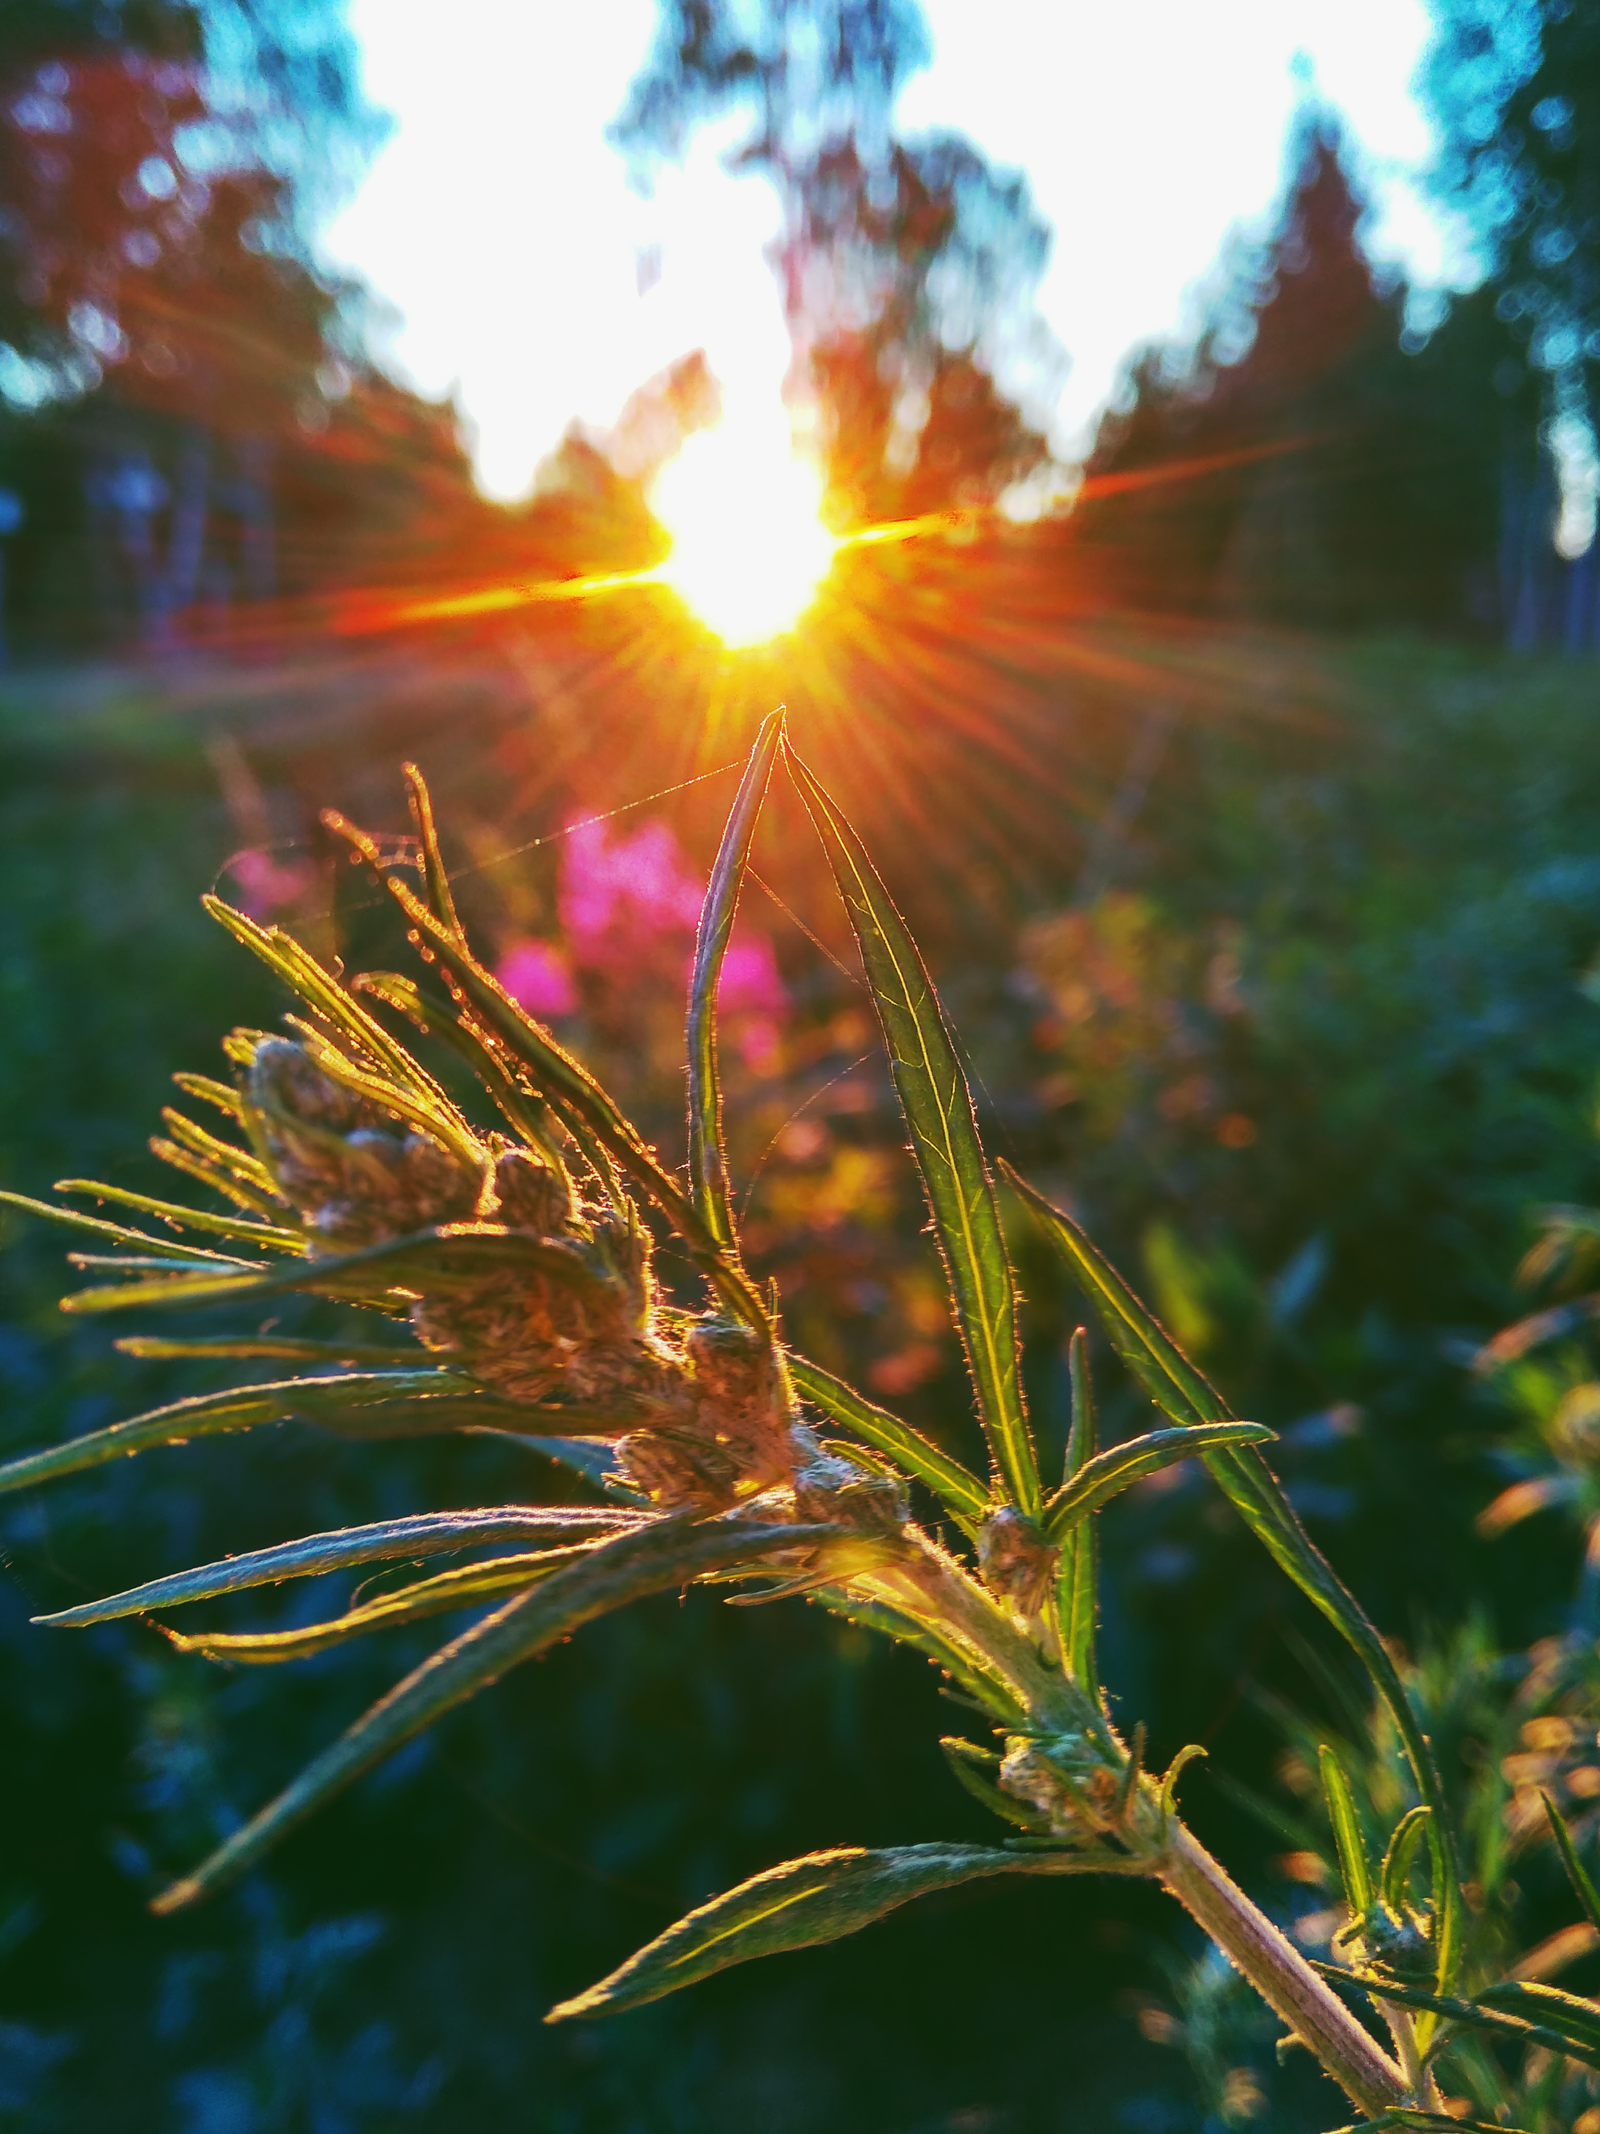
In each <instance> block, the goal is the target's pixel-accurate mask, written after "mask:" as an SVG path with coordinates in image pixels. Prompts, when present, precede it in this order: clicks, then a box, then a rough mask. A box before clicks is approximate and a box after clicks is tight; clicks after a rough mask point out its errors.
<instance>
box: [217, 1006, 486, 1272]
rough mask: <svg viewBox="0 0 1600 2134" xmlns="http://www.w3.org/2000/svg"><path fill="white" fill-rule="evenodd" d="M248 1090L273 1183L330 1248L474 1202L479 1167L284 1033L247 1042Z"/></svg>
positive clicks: (350, 1246) (351, 1246)
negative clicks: (339, 1077)
mask: <svg viewBox="0 0 1600 2134" xmlns="http://www.w3.org/2000/svg"><path fill="white" fill-rule="evenodd" d="M248 1095H249V1099H250V1102H251V1105H252V1106H253V1108H254V1110H255V1112H256V1115H257V1118H258V1119H259V1121H260V1126H261V1132H262V1138H263V1141H264V1143H265V1150H266V1156H267V1161H268V1164H269V1167H270V1168H271V1170H272V1172H273V1176H274V1179H275V1181H276V1183H277V1186H278V1189H279V1191H280V1192H281V1193H282V1194H283V1195H284V1197H285V1199H287V1200H288V1201H290V1202H291V1203H292V1204H293V1205H294V1206H295V1207H296V1208H298V1209H299V1211H300V1214H301V1216H302V1217H303V1218H304V1220H305V1222H306V1224H307V1226H308V1228H309V1229H310V1230H312V1231H313V1232H314V1233H315V1235H316V1236H317V1237H318V1239H319V1240H321V1241H322V1242H323V1243H325V1244H326V1245H327V1246H328V1247H329V1248H331V1249H332V1250H333V1251H336V1252H352V1251H357V1250H359V1249H360V1248H361V1247H362V1246H364V1245H376V1244H381V1243H382V1242H383V1241H384V1240H385V1239H387V1238H391V1237H404V1236H406V1235H407V1233H408V1232H410V1231H413V1230H424V1229H429V1228H431V1227H432V1226H433V1225H435V1224H438V1223H449V1222H460V1221H463V1220H465V1219H466V1218H467V1217H468V1216H470V1215H471V1214H472V1213H473V1211H474V1209H475V1208H476V1206H477V1203H478V1199H479V1196H480V1194H481V1191H482V1187H483V1177H482V1174H481V1172H480V1171H478V1170H477V1169H476V1168H474V1167H473V1166H472V1165H470V1164H468V1163H464V1162H463V1161H462V1160H461V1158H460V1157H459V1156H456V1155H455V1154H453V1153H452V1151H451V1150H449V1149H447V1148H445V1147H444V1145H443V1144H442V1143H441V1142H438V1141H435V1140H434V1138H433V1136H432V1135H431V1134H423V1133H418V1132H416V1131H414V1130H413V1129H411V1128H409V1127H407V1126H406V1125H405V1124H404V1123H403V1122H401V1121H400V1120H398V1119H395V1118H392V1117H390V1116H389V1115H388V1114H386V1113H384V1112H383V1111H381V1110H380V1109H379V1108H378V1107H377V1106H376V1105H374V1104H371V1103H369V1102H368V1101H367V1100H366V1098H364V1097H360V1096H357V1095H356V1094H355V1093H354V1092H353V1091H351V1090H348V1089H346V1088H345V1087H344V1086H343V1085H342V1084H341V1083H339V1082H337V1081H335V1079H334V1078H333V1076H332V1075H330V1074H327V1073H325V1072H324V1071H323V1069H322V1068H321V1067H319V1066H318V1065H317V1063H316V1061H315V1060H313V1059H312V1058H311V1056H310V1054H309V1053H307V1052H306V1050H305V1048H304V1047H303V1046H301V1045H297V1044H293V1043H291V1042H290V1041H289V1040H288V1039H287V1038H277V1037H274V1038H268V1039H267V1040H266V1042H265V1043H264V1044H261V1045H259V1046H258V1047H257V1048H256V1053H255V1057H254V1059H253V1061H252V1063H251V1068H250V1080H249V1089H248Z"/></svg>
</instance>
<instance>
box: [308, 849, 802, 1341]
mask: <svg viewBox="0 0 1600 2134" xmlns="http://www.w3.org/2000/svg"><path fill="white" fill-rule="evenodd" d="M323 821H324V822H325V823H326V824H327V826H328V828H329V829H330V830H331V831H333V832H334V833H335V835H336V836H339V837H343V838H344V839H346V840H347V842H348V843H350V844H351V845H352V846H353V847H354V848H355V850H356V851H357V852H358V853H360V855H361V857H362V858H363V859H364V860H365V861H366V862H367V864H368V865H369V866H370V867H371V868H372V870H373V872H374V873H375V874H376V876H377V878H378V880H379V881H380V882H381V883H382V885H383V886H384V888H386V889H387V890H388V892H389V894H390V895H391V896H392V897H393V898H394V900H395V902H396V903H397V904H398V905H399V906H400V909H401V910H402V911H403V912H404V913H405V915H406V917H407V919H408V920H409V921H410V922H411V925H412V926H413V927H414V928H415V929H416V930H417V932H418V933H420V934H423V935H426V936H427V938H428V941H429V943H430V945H431V946H432V947H433V948H434V949H435V950H436V952H437V953H438V955H439V958H440V964H441V968H442V969H443V970H445V971H447V972H448V974H449V977H450V980H451V983H452V985H453V986H454V987H455V988H457V989H458V990H459V992H460V995H461V997H462V999H463V1000H464V1001H465V1002H466V1003H467V1005H468V1007H469V1008H470V1009H471V1011H472V1014H473V1015H474V1016H475V1017H476V1018H477V1019H478V1020H479V1021H480V1022H481V1023H482V1025H483V1026H484V1028H485V1029H486V1030H487V1031H488V1032H489V1033H490V1035H491V1036H492V1037H493V1038H494V1039H495V1041H496V1042H497V1043H499V1044H502V1045H504V1046H505V1047H506V1048H507V1050H508V1051H509V1052H510V1053H511V1054H512V1056H513V1057H514V1058H515V1059H516V1060H518V1061H519V1062H521V1063H522V1064H523V1065H524V1066H526V1067H527V1068H528V1070H529V1072H530V1073H531V1074H532V1075H533V1076H534V1077H535V1078H536V1079H537V1081H538V1083H539V1087H540V1090H541V1092H542V1094H543V1095H544V1096H545V1097H546V1098H547V1099H548V1100H549V1102H550V1103H551V1104H552V1105H553V1106H554V1107H555V1109H556V1111H557V1112H558V1113H559V1114H560V1116H561V1118H562V1120H563V1121H564V1123H566V1124H567V1125H568V1127H569V1129H570V1130H571V1131H572V1133H573V1134H574V1136H575V1137H577V1138H579V1140H580V1146H581V1145H582V1143H583V1140H584V1139H586V1138H587V1136H588V1135H589V1134H590V1133H592V1134H593V1136H594V1138H595V1139H596V1140H597V1141H598V1142H599V1143H600V1144H601V1146H602V1148H603V1149H604V1150H605V1151H606V1152H607V1153H608V1154H609V1155H610V1156H611V1157H614V1158H615V1160H616V1162H617V1163H618V1165H619V1166H620V1167H621V1169H622V1170H623V1171H625V1172H626V1173H627V1174H628V1176H629V1177H631V1178H633V1179H634V1180H635V1182H636V1183H637V1184H639V1185H641V1186H642V1187H643V1188H644V1190H645V1192H646V1193H647V1194H648V1195H649V1196H650V1198H651V1199H652V1200H653V1201H654V1202H655V1204H656V1206H657V1207H658V1208H659V1209H660V1210H661V1212H662V1214H663V1215H665V1216H666V1217H667V1219H668V1221H669V1222H670V1223H671V1224H672V1225H673V1227H674V1228H675V1229H676V1230H677V1232H678V1234H679V1236H680V1237H681V1238H682V1239H683V1241H684V1243H685V1245H686V1246H687V1247H688V1250H689V1253H690V1256H691V1257H692V1258H693V1259H694V1260H695V1262H696V1264H697V1265H698V1266H699V1267H700V1268H701V1270H702V1271H703V1273H704V1274H705V1275H706V1277H707V1279H708V1280H709V1281H710V1282H711V1283H712V1285H713V1287H714V1288H715V1289H716V1290H717V1291H718V1293H719V1295H721V1297H722V1298H723V1300H724V1302H725V1303H727V1304H728V1305H730V1306H731V1307H732V1309H733V1310H734V1311H735V1312H736V1313H737V1314H738V1315H739V1317H741V1318H742V1319H744V1320H745V1321H746V1322H747V1323H748V1324H749V1325H750V1326H752V1327H753V1328H755V1329H756V1331H757V1332H759V1333H760V1334H762V1335H763V1336H766V1335H768V1334H769V1333H770V1329H769V1328H768V1325H767V1316H766V1312H765V1311H764V1310H763V1308H762V1304H761V1299H760V1298H759V1297H758V1296H757V1295H756V1292H755V1290H754V1289H753V1288H752V1286H751V1284H750V1281H749V1278H748V1277H747V1276H746V1275H745V1273H744V1272H743V1270H742V1269H741V1268H740V1267H739V1266H738V1265H737V1264H736V1263H735V1262H734V1261H733V1260H732V1258H731V1257H730V1256H729V1255H728V1254H727V1253H726V1252H725V1251H724V1250H723V1248H722V1247H721V1246H720V1245H719V1244H718V1242H717V1240H716V1239H715V1238H714V1237H713V1236H712V1234H711V1232H710V1231H709V1230H708V1229H707V1228H706V1226H705V1223H704V1222H703V1221H702V1220H701V1217H700V1214H699V1212H698V1210H697V1209H696V1208H695V1206H694V1203H693V1202H692V1201H691V1200H690V1199H689V1197H688V1196H687V1195H686V1194H685V1193H684V1192H683V1190H682V1188H681V1187H680V1186H678V1184H677V1183H676V1182H675V1181H674V1180H673V1179H671V1178H669V1177H668V1175H667V1173H666V1172H665V1171H664V1170H663V1169H662V1167H661V1165H660V1163H659V1162H658V1161H657V1159H656V1155H655V1152H654V1150H652V1149H650V1148H647V1147H646V1146H645V1143H644V1142H643V1141H642V1140H641V1139H640V1137H639V1135H638V1133H637V1131H636V1130H635V1128H634V1127H633V1126H632V1124H631V1123H630V1122H629V1121H628V1120H627V1119H626V1118H624V1117H623V1115H622V1113H621V1112H620V1111H619V1110H618V1109H617V1107H616V1105H615V1104H614V1103H613V1102H612V1100H611V1098H610V1097H609V1096H607V1094H606V1093H605V1091H604V1090H603V1089H602V1088H601V1087H600V1085H599V1083H598V1082H596V1081H595V1079H594V1077H593V1076H592V1075H591V1074H590V1073H589V1072H588V1070H587V1068H585V1067H583V1066H581V1065H580V1064H579V1062H578V1061H577V1060H575V1059H574V1058H573V1057H572V1055H571V1054H570V1053H569V1052H567V1051H565V1050H564V1049H563V1047H562V1046H560V1045H558V1044H557V1043H556V1041H555V1039H554V1038H553V1037H552V1036H551V1035H550V1033H549V1031H548V1030H545V1029H544V1028H543V1027H542V1026H541V1025H540V1024H539V1023H537V1022H536V1021H535V1020H534V1019H533V1017H532V1016H530V1015H529V1014H527V1013H526V1011H525V1010H524V1009H523V1008H521V1007H520V1006H519V1005H518V1003H517V1002H516V1001H514V1000H513V999H512V998H511V996H510V994H509V993H507V992H506V990H505V988H504V987H503V986H502V985H501V984H500V982H499V980H498V979H497V978H495V976H494V975H493V973H492V972H490V971H488V970H486V969H485V968H484V966H483V965H482V964H481V963H479V962H478V960H477V958H476V957H475V956H474V955H473V954H472V952H471V950H470V949H468V948H467V947H466V946H465V945H464V943H463V942H462V941H461V940H460V939H459V938H458V937H457V936H456V935H455V934H453V933H451V932H450V930H449V928H448V927H446V926H444V925H442V924H441V923H440V921H439V920H438V919H436V918H435V917H434V915H433V913H432V912H431V911H430V910H429V909H428V907H427V905H426V904H424V903H423V902H422V900H421V899H420V898H419V897H418V896H417V895H416V894H415V892H414V891H413V890H412V889H411V887H410V886H409V884H408V883H406V882H404V881H402V880H401V878H400V877H399V875H397V874H392V873H388V872H386V871H385V869H384V867H383V865H382V855H381V854H380V853H379V851H378V848H377V846H376V845H375V844H374V843H373V841H372V839H371V838H370V837H368V836H367V834H366V832H365V831H363V830H358V829H357V828H356V826H355V825H354V824H353V823H351V822H349V821H347V820H346V818H345V817H344V816H342V815H340V814H339V813H337V811H335V810H332V809H330V810H327V811H326V812H325V813H324V815H323Z"/></svg>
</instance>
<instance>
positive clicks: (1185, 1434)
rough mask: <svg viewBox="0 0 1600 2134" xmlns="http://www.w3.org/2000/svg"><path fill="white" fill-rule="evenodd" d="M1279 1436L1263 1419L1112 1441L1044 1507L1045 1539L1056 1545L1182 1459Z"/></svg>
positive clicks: (1194, 1425) (1194, 1426)
mask: <svg viewBox="0 0 1600 2134" xmlns="http://www.w3.org/2000/svg"><path fill="white" fill-rule="evenodd" d="M1275 1435H1276V1433H1275V1432H1274V1431H1271V1430H1269V1429H1267V1427H1266V1425H1265V1424H1264V1423H1191V1424H1189V1425H1188V1426H1187V1427H1185V1428H1183V1429H1179V1430H1152V1431H1150V1432H1149V1433H1148V1435H1147V1436H1145V1437H1135V1438H1128V1439H1127V1440H1126V1441H1125V1442H1124V1443H1123V1444H1120V1445H1110V1446H1108V1447H1107V1448H1106V1450H1105V1451H1104V1452H1101V1453H1097V1454H1096V1455H1095V1457H1094V1458H1093V1459H1092V1460H1086V1461H1085V1462H1084V1464H1083V1465H1082V1467H1080V1468H1079V1470H1078V1472H1077V1473H1076V1474H1075V1475H1074V1476H1073V1478H1072V1480H1071V1481H1070V1482H1067V1483H1064V1484H1063V1485H1062V1487H1061V1488H1060V1489H1058V1490H1057V1491H1056V1493H1055V1495H1054V1496H1053V1497H1052V1498H1051V1499H1050V1502H1049V1503H1048V1504H1047V1505H1046V1506H1045V1512H1046V1515H1047V1516H1046V1522H1045V1530H1044V1531H1045V1539H1046V1540H1047V1541H1049V1542H1051V1543H1052V1544H1053V1543H1055V1542H1056V1541H1058V1540H1059V1539H1060V1538H1061V1536H1062V1535H1064V1534H1069V1533H1071V1531H1072V1529H1073V1528H1074V1527H1075V1526H1077V1525H1078V1524H1079V1522H1080V1521H1082V1520H1084V1519H1087V1518H1088V1517H1089V1516H1090V1515H1091V1514H1092V1513H1094V1512H1097V1511H1099V1510H1100V1509H1101V1507H1102V1506H1103V1505H1106V1504H1109V1503H1110V1501H1111V1499H1112V1498H1113V1497H1115V1496H1117V1495H1119V1494H1120V1493H1121V1491H1123V1490H1125V1489H1127V1488H1128V1487H1129V1486H1130V1484H1132V1483H1134V1482H1138V1481H1140V1480H1142V1479H1143V1477H1144V1476H1145V1475H1153V1474H1157V1473H1159V1472H1160V1470H1161V1469H1162V1468H1163V1467H1171V1466H1172V1465H1173V1464H1174V1463H1175V1462H1176V1461H1178V1460H1191V1459H1195V1458H1198V1457H1199V1456H1200V1455H1201V1454H1202V1453H1206V1452H1213V1451H1215V1450H1216V1448H1217V1447H1218V1446H1219V1445H1259V1444H1263V1443H1264V1442H1265V1441H1266V1440H1267V1439H1269V1438H1271V1437H1273V1436H1275Z"/></svg>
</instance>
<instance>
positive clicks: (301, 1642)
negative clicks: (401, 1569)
mask: <svg viewBox="0 0 1600 2134" xmlns="http://www.w3.org/2000/svg"><path fill="white" fill-rule="evenodd" d="M601 1546H603V1544H602V1543H599V1542H594V1541H589V1542H575V1543H574V1544H573V1545H572V1546H571V1547H570V1548H564V1549H539V1550H535V1551H529V1552H526V1553H523V1554H520V1555H517V1556H495V1557H491V1558H490V1559H489V1560H488V1561H487V1562H486V1563H469V1564H462V1565H460V1566H459V1568H458V1569H456V1570H454V1571H441V1572H439V1573H438V1574H437V1575H436V1576H435V1577H433V1578H419V1579H415V1580H413V1581H412V1583H411V1584H410V1585H405V1586H399V1587H396V1588H395V1590H394V1591H393V1592H390V1593H381V1594H379V1595H378V1597H377V1598H376V1599H375V1600H369V1601H363V1602H362V1603H361V1604H360V1605H359V1606H358V1607H354V1608H350V1609H347V1610H346V1612H345V1613H344V1614H343V1615H336V1616H332V1617H330V1618H329V1620H328V1621H326V1622H322V1623H302V1624H299V1625H297V1626H296V1627H295V1628H294V1629H293V1630H247V1631H225V1630H199V1631H195V1632H194V1633H193V1634H192V1635H189V1634H186V1633H184V1632H182V1631H177V1630H168V1629H167V1628H166V1627H165V1625H157V1627H158V1628H159V1629H160V1630H161V1634H162V1636H163V1637H164V1638H165V1639H166V1641H167V1643H168V1644H169V1645H170V1646H171V1647H172V1649H173V1650H174V1652H182V1653H195V1654H197V1655H198V1656H199V1657H200V1658H201V1659H203V1660H216V1661H218V1662H221V1663H223V1664H225V1665H227V1666H244V1667H273V1666H277V1665H280V1664H281V1663H282V1662H283V1661H285V1660H310V1659H314V1658H315V1657H316V1655H317V1654H318V1653H319V1652H327V1651H328V1650H329V1648H330V1647H332V1646H334V1645H347V1644H348V1643H349V1642H350V1640H351V1639H352V1638H364V1637H369V1636H370V1635H371V1634H372V1632H373V1631H374V1630H393V1629H395V1628H397V1627H398V1626H399V1625H400V1624H402V1623H419V1622H423V1621H425V1620H426V1618H427V1617H428V1616H430V1615H448V1614H449V1613H451V1611H452V1610H454V1609H457V1608H476V1607H480V1606H481V1605H482V1604H483V1602H485V1601H491V1600H498V1599H499V1598H500V1597H501V1596H502V1595H503V1594H506V1593H521V1592H523V1591H524V1590H525V1589H526V1588H527V1587H529V1586H532V1585H536V1584H537V1583H538V1582H539V1581H540V1580H541V1579H545V1578H548V1577H550V1576H551V1574H552V1573H553V1572H555V1571H558V1570H560V1569H562V1567H563V1566H564V1565H567V1564H570V1563H571V1562H573V1560H574V1559H575V1558H577V1557H581V1556H589V1555H592V1554H593V1552H594V1550H595V1549H596V1548H598V1547H601Z"/></svg>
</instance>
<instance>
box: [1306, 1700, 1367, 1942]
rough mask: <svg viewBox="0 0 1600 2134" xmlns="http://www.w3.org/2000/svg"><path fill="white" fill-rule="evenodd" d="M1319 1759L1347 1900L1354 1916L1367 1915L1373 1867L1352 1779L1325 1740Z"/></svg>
mask: <svg viewBox="0 0 1600 2134" xmlns="http://www.w3.org/2000/svg"><path fill="white" fill-rule="evenodd" d="M1317 1762H1318V1764H1319V1766H1320V1767H1321V1771H1322V1793H1323V1798H1324V1799H1325V1800H1326V1801H1327V1804H1328V1821H1329V1822H1330V1823H1331V1824H1332V1826H1333V1843H1334V1849H1335V1851H1336V1852H1337V1853H1338V1855H1339V1873H1340V1874H1341V1876H1342V1877H1343V1878H1344V1894H1345V1901H1346V1903H1347V1904H1348V1905H1349V1907H1350V1915H1351V1917H1352V1918H1353V1919H1358V1920H1359V1919H1365V1917H1366V1916H1367V1914H1368V1913H1369V1912H1370V1911H1371V1910H1372V1869H1371V1867H1370V1866H1369V1865H1368V1862H1367V1848H1366V1843H1365V1841H1364V1839H1363V1838H1362V1835H1361V1823H1360V1819H1359V1818H1358V1817H1357V1815H1356V1804H1355V1801H1354V1799H1353V1798H1352V1796H1351V1792H1350V1781H1349V1779H1348V1778H1346V1776H1345V1774H1344V1766H1343V1765H1342V1764H1341V1763H1340V1761H1339V1759H1338V1757H1337V1756H1336V1755H1335V1754H1334V1752H1333V1750H1332V1749H1331V1748H1329V1746H1328V1744H1327V1743H1326V1742H1323V1744H1322V1746H1321V1747H1320V1748H1319V1749H1318V1750H1317Z"/></svg>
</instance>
